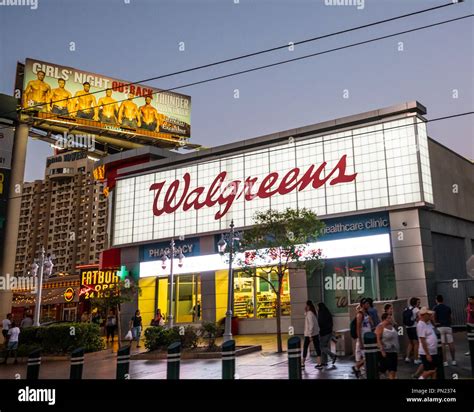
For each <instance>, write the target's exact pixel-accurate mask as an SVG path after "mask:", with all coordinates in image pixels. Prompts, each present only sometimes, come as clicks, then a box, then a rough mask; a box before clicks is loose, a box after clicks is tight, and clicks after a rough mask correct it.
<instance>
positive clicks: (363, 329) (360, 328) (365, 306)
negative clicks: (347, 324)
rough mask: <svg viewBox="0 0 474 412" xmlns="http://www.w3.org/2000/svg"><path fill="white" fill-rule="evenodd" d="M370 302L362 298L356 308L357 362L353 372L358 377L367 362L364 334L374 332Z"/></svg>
mask: <svg viewBox="0 0 474 412" xmlns="http://www.w3.org/2000/svg"><path fill="white" fill-rule="evenodd" d="M369 307H370V304H369V302H368V301H367V299H365V298H362V299H361V301H360V303H359V305H358V306H357V308H356V311H357V315H356V319H355V320H356V347H355V360H356V364H355V365H354V366H353V367H352V372H353V373H354V374H355V375H356V377H357V378H359V377H360V374H361V373H360V369H361V368H362V366H363V365H364V363H365V359H364V334H366V333H367V332H372V325H373V323H372V322H373V321H372V318H371V317H370V316H369V312H368V310H369Z"/></svg>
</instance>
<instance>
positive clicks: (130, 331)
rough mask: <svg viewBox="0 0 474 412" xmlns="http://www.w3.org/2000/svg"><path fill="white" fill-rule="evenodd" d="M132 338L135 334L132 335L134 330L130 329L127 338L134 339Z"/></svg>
mask: <svg viewBox="0 0 474 412" xmlns="http://www.w3.org/2000/svg"><path fill="white" fill-rule="evenodd" d="M132 339H133V335H132V330H131V329H130V330H129V331H128V332H127V334H126V335H125V340H132Z"/></svg>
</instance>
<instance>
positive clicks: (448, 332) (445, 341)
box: [433, 295, 457, 366]
mask: <svg viewBox="0 0 474 412" xmlns="http://www.w3.org/2000/svg"><path fill="white" fill-rule="evenodd" d="M433 312H434V322H435V326H436V327H437V328H438V330H439V333H440V335H441V344H442V345H443V359H444V360H445V361H444V363H443V366H448V358H447V357H446V346H448V348H449V353H450V354H451V365H453V366H456V365H457V363H456V352H455V348H454V339H453V329H452V328H451V313H452V311H451V308H450V307H449V306H447V305H445V304H444V298H443V296H442V295H438V296H436V305H435V306H434V307H433Z"/></svg>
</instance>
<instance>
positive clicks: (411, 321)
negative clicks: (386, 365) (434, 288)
mask: <svg viewBox="0 0 474 412" xmlns="http://www.w3.org/2000/svg"><path fill="white" fill-rule="evenodd" d="M420 303H421V301H420V299H418V298H416V297H413V298H411V299H410V305H409V306H407V307H406V308H405V309H404V310H403V313H402V319H403V324H404V325H405V329H406V332H407V336H408V346H407V353H406V357H405V362H407V363H410V362H411V359H410V354H411V352H412V351H413V363H414V364H415V365H419V364H420V363H421V361H420V360H419V359H418V335H417V333H416V325H417V322H418V312H419V311H420Z"/></svg>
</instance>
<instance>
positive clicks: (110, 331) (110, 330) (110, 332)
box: [105, 309, 117, 344]
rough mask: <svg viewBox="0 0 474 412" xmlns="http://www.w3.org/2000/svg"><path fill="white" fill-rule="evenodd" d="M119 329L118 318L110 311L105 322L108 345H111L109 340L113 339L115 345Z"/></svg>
mask: <svg viewBox="0 0 474 412" xmlns="http://www.w3.org/2000/svg"><path fill="white" fill-rule="evenodd" d="M116 327H117V317H116V316H115V313H114V311H113V310H112V309H110V310H109V314H108V315H107V320H106V322H105V330H106V334H107V338H106V339H107V343H109V339H110V338H112V344H113V343H114V337H115V328H116Z"/></svg>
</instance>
